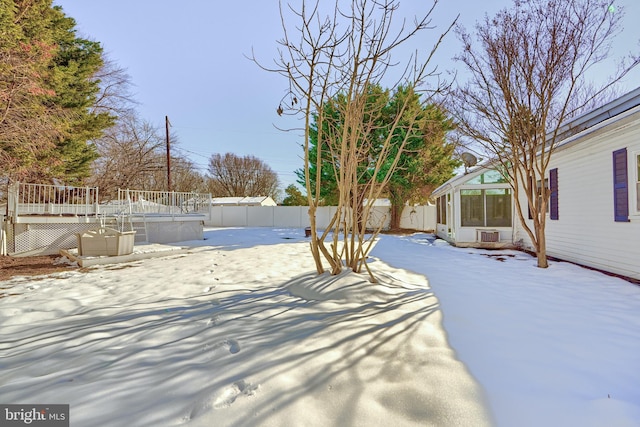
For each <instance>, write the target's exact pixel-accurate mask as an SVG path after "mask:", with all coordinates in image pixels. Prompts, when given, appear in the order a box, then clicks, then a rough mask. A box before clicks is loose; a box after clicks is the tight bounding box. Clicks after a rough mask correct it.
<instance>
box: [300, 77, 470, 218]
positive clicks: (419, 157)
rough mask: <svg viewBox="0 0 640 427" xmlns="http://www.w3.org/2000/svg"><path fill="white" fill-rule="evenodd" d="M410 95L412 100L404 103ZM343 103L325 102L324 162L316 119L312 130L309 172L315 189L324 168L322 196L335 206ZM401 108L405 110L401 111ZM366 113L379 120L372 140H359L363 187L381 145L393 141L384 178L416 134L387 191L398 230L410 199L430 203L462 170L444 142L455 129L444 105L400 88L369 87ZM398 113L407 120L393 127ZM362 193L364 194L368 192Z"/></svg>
mask: <svg viewBox="0 0 640 427" xmlns="http://www.w3.org/2000/svg"><path fill="white" fill-rule="evenodd" d="M407 96H411V97H412V98H411V99H409V102H408V103H406V104H405V100H406V97H407ZM344 102H345V100H344V99H343V98H342V97H340V96H338V97H337V98H336V99H334V100H333V101H332V102H329V103H326V104H325V111H324V118H325V119H324V122H323V123H324V130H323V134H324V135H325V138H324V140H323V141H322V142H321V143H322V144H323V145H322V150H321V152H322V153H323V155H322V160H321V161H320V162H318V158H317V153H318V149H317V147H318V129H317V124H316V121H315V117H317V116H314V121H313V123H312V124H311V126H310V132H309V135H310V150H309V170H310V176H311V181H312V183H313V184H312V187H313V186H315V177H316V171H317V168H318V167H320V168H321V171H322V174H321V182H322V187H321V198H322V202H323V204H325V205H334V204H335V203H336V201H337V199H338V186H337V177H336V176H335V175H336V169H339V167H338V168H334V165H335V164H337V163H338V159H337V155H336V153H337V149H336V147H338V146H339V145H340V144H339V141H338V140H337V135H340V134H341V130H340V129H341V126H342V124H343V123H342V121H343V120H342V117H341V114H340V113H339V112H340V111H344V109H342V108H339V107H338V104H341V103H344ZM405 105H406V106H405ZM403 106H405V107H404V108H403ZM365 109H366V110H368V111H375V112H376V113H375V114H376V115H377V118H376V124H375V129H372V130H370V131H369V132H367V135H369V140H368V141H360V142H359V143H360V144H362V145H363V146H364V145H366V152H368V153H369V155H368V156H367V158H363V159H362V160H361V164H360V166H359V173H358V175H359V176H360V177H361V182H362V183H364V182H367V181H369V180H370V178H371V176H370V173H371V172H370V171H371V170H373V168H372V167H371V165H372V163H373V162H375V161H377V159H378V158H379V157H380V148H381V147H382V145H383V142H384V141H385V140H386V139H387V138H391V150H389V151H387V152H386V154H385V159H384V164H383V166H382V168H380V170H379V171H378V175H379V178H380V180H381V179H382V177H384V176H385V175H386V173H387V172H388V170H389V168H391V167H392V163H393V159H394V158H395V157H396V155H397V151H398V150H399V149H400V145H401V141H403V139H404V138H405V136H406V135H405V133H406V129H412V132H413V134H412V135H409V138H407V140H406V142H405V144H404V147H403V148H402V150H403V152H402V154H401V156H400V159H399V161H398V164H397V166H396V168H395V170H394V171H393V173H392V174H391V178H390V180H389V183H388V185H387V187H386V195H387V196H388V197H389V199H390V201H391V205H392V209H391V228H398V227H399V223H400V216H401V214H402V210H403V208H404V206H405V204H406V203H407V202H408V201H413V202H424V201H426V199H427V198H428V196H429V194H430V193H431V190H433V188H435V187H437V186H438V185H440V184H442V183H443V182H445V181H447V180H448V179H449V178H451V177H452V176H453V171H454V169H455V168H456V167H457V166H459V164H460V163H459V161H457V160H455V159H454V158H453V152H454V148H455V146H454V144H451V143H449V142H447V139H446V135H447V133H448V132H449V131H451V130H453V129H454V128H455V126H454V123H453V121H452V120H451V119H450V118H449V117H448V116H447V114H446V112H445V111H444V110H443V109H442V108H441V107H439V106H437V105H435V104H428V105H423V104H422V103H421V101H420V97H419V95H417V94H416V93H415V92H414V91H410V90H408V88H403V87H400V88H398V89H397V90H396V91H395V92H394V93H393V94H391V93H390V92H389V91H388V90H383V89H382V88H381V87H379V86H372V87H370V88H369V90H368V95H367V106H366V107H365ZM416 111H417V112H418V113H417V114H416ZM398 114H400V115H403V117H402V118H401V120H400V121H399V122H398V123H397V125H396V126H395V127H393V128H392V124H393V123H394V120H395V118H396V117H397V115H398ZM409 118H410V119H409ZM407 120H414V121H417V122H418V126H415V123H414V124H413V125H410V123H408V121H407ZM364 122H365V123H369V122H370V121H369V120H368V118H367V117H366V112H365V120H364ZM295 173H296V175H297V177H298V181H297V182H298V183H300V184H304V179H305V178H304V177H305V174H304V170H302V169H298V170H297V171H296V172H295ZM362 193H364V189H363V191H362Z"/></svg>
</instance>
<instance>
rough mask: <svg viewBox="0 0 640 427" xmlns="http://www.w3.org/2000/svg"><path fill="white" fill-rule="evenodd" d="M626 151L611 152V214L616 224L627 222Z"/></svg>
mask: <svg viewBox="0 0 640 427" xmlns="http://www.w3.org/2000/svg"><path fill="white" fill-rule="evenodd" d="M628 179H629V177H628V173H627V149H626V148H622V149H620V150H617V151H614V152H613V213H614V220H615V221H618V222H628V221H629V188H628Z"/></svg>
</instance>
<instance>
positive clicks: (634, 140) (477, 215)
mask: <svg viewBox="0 0 640 427" xmlns="http://www.w3.org/2000/svg"><path fill="white" fill-rule="evenodd" d="M563 134H564V135H565V137H564V139H563V140H562V141H561V142H560V144H559V145H558V146H557V148H556V151H555V152H554V153H553V155H552V157H551V162H550V164H549V168H548V177H547V179H548V183H549V188H550V190H551V197H550V200H549V206H550V207H549V212H548V213H547V222H546V240H547V254H548V255H549V256H552V257H555V258H558V259H562V260H566V261H571V262H575V263H578V264H581V265H585V266H589V267H593V268H597V269H600V270H604V271H608V272H611V273H614V274H620V275H623V276H626V277H630V278H632V279H635V280H640V88H638V89H636V90H634V91H632V92H630V93H628V94H626V95H624V96H622V97H620V98H618V99H616V100H613V101H611V102H609V103H607V104H606V105H604V106H602V107H600V108H598V109H596V110H594V111H591V112H589V113H587V114H585V115H582V116H580V117H578V118H576V119H574V120H572V121H571V122H570V123H568V124H567V125H566V126H565V127H564V129H563ZM505 184H506V183H502V182H501V179H500V174H499V173H498V172H496V171H494V170H491V169H490V168H489V169H486V168H482V167H478V168H476V169H475V170H473V171H472V172H471V173H468V174H466V175H462V176H458V177H455V178H453V179H452V180H450V181H449V182H447V183H446V184H444V185H443V186H441V187H439V188H438V189H436V191H435V192H434V193H433V195H434V197H436V198H437V200H438V219H437V223H438V224H437V235H438V236H439V237H442V238H444V239H447V240H449V241H450V242H452V243H453V244H456V245H460V246H465V245H466V246H497V245H505V246H517V247H521V248H524V249H528V250H532V249H533V246H532V244H531V241H530V239H529V236H528V234H527V233H526V231H525V230H524V228H523V227H522V225H521V224H520V223H519V220H518V219H517V216H516V215H515V213H514V206H513V205H514V203H513V201H512V200H511V197H512V194H511V193H512V192H511V190H510V189H509V187H508V184H506V185H505ZM521 197H522V198H521V200H520V203H521V205H522V206H526V205H527V202H526V197H525V196H524V195H522V196H521ZM507 212H508V213H509V214H507ZM526 221H529V224H528V225H529V227H531V228H533V226H532V224H531V221H530V220H526ZM492 240H495V242H492Z"/></svg>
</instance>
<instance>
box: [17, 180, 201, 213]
mask: <svg viewBox="0 0 640 427" xmlns="http://www.w3.org/2000/svg"><path fill="white" fill-rule="evenodd" d="M8 190H9V191H8V195H7V204H8V214H9V217H11V218H14V219H15V218H16V217H18V216H21V215H43V216H44V215H55V216H64V215H75V216H104V217H109V216H122V215H143V214H163V215H172V216H175V215H186V214H195V213H200V214H205V215H208V214H209V209H210V206H211V195H210V194H202V193H194V192H188V193H187V192H176V191H146V190H129V189H126V190H122V189H119V190H118V199H117V200H113V201H109V202H106V203H102V204H101V203H99V201H98V200H99V199H98V188H97V187H72V186H64V185H50V184H25V183H21V182H14V183H11V184H10V185H9V188H8Z"/></svg>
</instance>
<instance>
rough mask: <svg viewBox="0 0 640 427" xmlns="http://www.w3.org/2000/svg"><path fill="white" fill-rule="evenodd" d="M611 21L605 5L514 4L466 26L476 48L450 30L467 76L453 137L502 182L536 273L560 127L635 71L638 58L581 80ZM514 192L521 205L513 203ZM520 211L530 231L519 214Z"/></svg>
mask: <svg viewBox="0 0 640 427" xmlns="http://www.w3.org/2000/svg"><path fill="white" fill-rule="evenodd" d="M614 12H615V13H614ZM621 18H622V14H621V10H620V9H618V10H617V11H615V9H613V8H612V6H611V3H610V1H608V0H607V1H604V0H573V1H570V2H559V1H556V0H514V3H513V6H512V7H510V8H507V9H503V10H502V11H500V12H498V13H497V14H496V15H495V16H494V17H493V18H489V17H485V19H484V21H482V22H480V23H478V24H477V25H476V32H475V36H476V39H477V44H474V39H473V37H472V35H471V34H469V33H468V32H467V31H465V30H464V29H462V28H459V29H458V34H459V37H460V39H461V40H462V42H463V44H464V49H463V52H462V54H461V55H459V56H458V57H457V59H458V60H459V61H460V62H462V63H463V64H464V65H465V66H466V69H467V70H468V71H469V72H470V75H471V78H470V81H469V82H468V83H466V84H465V85H464V86H462V87H460V88H459V89H458V91H457V92H456V94H455V95H456V96H455V97H454V98H453V101H454V102H453V104H454V105H453V106H452V108H451V110H452V111H454V112H455V115H456V118H457V120H458V121H459V123H460V125H459V129H460V131H462V132H463V133H464V134H465V135H466V136H468V137H470V138H471V140H472V141H473V142H477V143H479V144H480V145H481V146H482V147H483V148H484V150H485V152H486V153H487V155H488V157H489V158H492V159H495V160H496V162H497V164H498V165H500V168H501V170H502V171H503V173H504V174H505V176H507V177H508V179H509V182H510V183H511V187H512V189H513V192H514V199H515V204H516V210H517V214H518V217H519V219H520V222H521V223H522V226H523V228H524V229H525V230H526V232H527V234H528V235H529V237H530V239H531V241H532V243H533V246H534V248H535V251H536V254H537V257H538V266H539V267H547V265H548V263H547V255H546V241H545V224H546V212H547V206H548V200H549V189H548V188H547V187H546V186H545V184H544V183H545V178H547V170H548V166H549V162H550V160H551V157H552V154H553V152H554V150H555V148H556V147H557V145H558V143H559V142H560V140H561V139H562V137H563V136H562V135H561V129H562V125H563V124H564V123H565V122H566V121H567V119H569V118H571V117H574V116H575V115H576V114H577V113H578V112H581V111H584V108H585V107H586V106H588V105H593V104H594V102H597V100H598V99H599V97H602V96H603V95H604V96H606V93H607V90H609V89H610V88H611V87H612V85H613V84H614V83H616V82H617V81H618V80H619V79H620V78H621V77H622V76H624V75H625V74H626V73H627V72H628V71H629V70H630V69H631V68H632V67H634V66H635V65H636V64H637V63H638V56H635V57H630V58H627V61H624V62H623V63H621V65H620V67H619V69H618V70H617V72H615V74H613V75H612V76H610V77H609V78H608V79H607V80H606V81H605V82H604V83H603V84H601V85H600V86H593V85H591V84H589V82H588V81H589V78H590V77H591V76H590V74H589V72H590V70H592V69H593V67H594V65H596V64H598V63H600V62H602V61H604V60H605V59H606V58H607V55H608V52H609V48H610V44H611V42H612V40H613V37H614V36H615V35H616V34H617V33H618V32H619V29H620V20H621ZM521 191H524V195H525V196H526V200H527V204H528V206H522V205H521V203H520V198H519V195H520V194H521V193H520V192H521ZM527 208H528V210H529V212H530V214H531V217H532V219H533V228H530V227H529V226H528V225H527V222H526V221H525V216H524V215H523V212H527Z"/></svg>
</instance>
